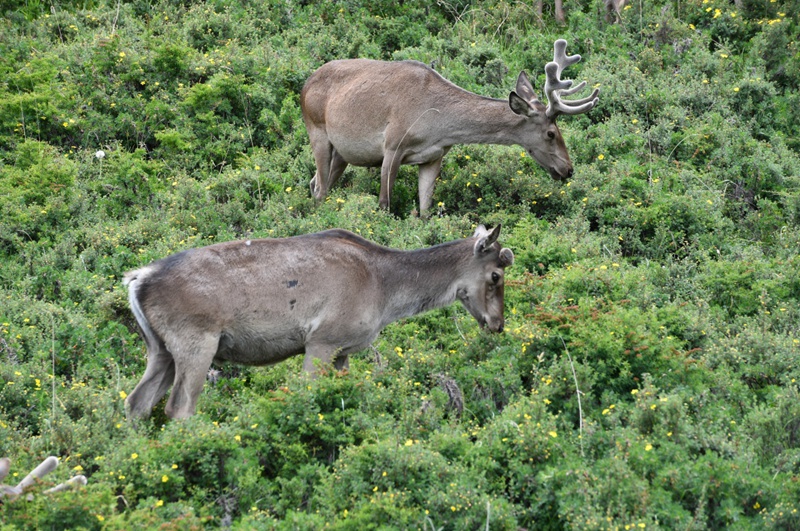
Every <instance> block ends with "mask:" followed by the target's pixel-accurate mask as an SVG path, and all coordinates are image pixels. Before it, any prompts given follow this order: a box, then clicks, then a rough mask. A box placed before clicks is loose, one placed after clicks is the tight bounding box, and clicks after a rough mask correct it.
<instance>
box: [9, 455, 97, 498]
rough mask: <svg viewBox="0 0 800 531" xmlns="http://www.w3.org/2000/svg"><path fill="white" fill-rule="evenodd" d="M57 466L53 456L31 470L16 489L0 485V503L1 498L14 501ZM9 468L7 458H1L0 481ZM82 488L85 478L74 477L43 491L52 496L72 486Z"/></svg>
mask: <svg viewBox="0 0 800 531" xmlns="http://www.w3.org/2000/svg"><path fill="white" fill-rule="evenodd" d="M57 466H58V458H57V457H54V456H52V455H51V456H50V457H48V458H47V459H45V460H44V461H42V462H41V463H40V464H39V466H37V467H36V468H34V469H33V471H32V472H31V473H30V474H28V475H27V476H25V477H24V478H23V480H22V481H20V482H19V483H18V484H17V486H16V487H12V486H10V485H0V501H2V498H3V497H6V496H7V497H8V498H9V499H11V500H14V499H16V498H17V497H18V496H19V495H20V494H22V493H23V492H24V491H25V489H27V488H28V487H30V486H31V485H33V484H34V483H36V481H38V480H40V479H41V478H43V477H44V476H45V475H47V474H49V473H50V472H52V471H53V470H55V468H56V467H57ZM10 468H11V461H10V460H9V459H8V458H7V457H3V458H2V459H0V481H2V480H3V479H5V477H6V476H7V475H8V472H9V470H10ZM78 485H80V486H83V485H86V477H85V476H82V475H80V476H75V477H73V478H71V479H70V480H69V481H65V482H64V483H61V484H59V485H56V486H55V487H53V488H52V489H48V490H46V491H44V493H45V494H52V493H55V492H61V491H62V490H66V489H69V488H71V487H74V486H78Z"/></svg>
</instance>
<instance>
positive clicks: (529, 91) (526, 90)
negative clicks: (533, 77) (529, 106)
mask: <svg viewBox="0 0 800 531" xmlns="http://www.w3.org/2000/svg"><path fill="white" fill-rule="evenodd" d="M515 90H516V91H517V94H519V97H520V98H522V99H523V100H525V101H528V102H534V101H539V98H538V97H537V96H536V92H534V90H533V85H531V82H530V81H529V80H528V75H527V74H526V73H525V72H524V71H522V72H520V73H519V76H517V86H516V88H515Z"/></svg>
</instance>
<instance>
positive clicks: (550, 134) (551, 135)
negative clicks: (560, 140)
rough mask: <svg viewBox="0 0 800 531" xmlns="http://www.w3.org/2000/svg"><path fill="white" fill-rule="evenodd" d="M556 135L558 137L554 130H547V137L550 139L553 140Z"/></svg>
mask: <svg viewBox="0 0 800 531" xmlns="http://www.w3.org/2000/svg"><path fill="white" fill-rule="evenodd" d="M555 137H556V134H555V133H554V132H552V131H548V132H547V138H549V139H550V140H553V139H554V138H555Z"/></svg>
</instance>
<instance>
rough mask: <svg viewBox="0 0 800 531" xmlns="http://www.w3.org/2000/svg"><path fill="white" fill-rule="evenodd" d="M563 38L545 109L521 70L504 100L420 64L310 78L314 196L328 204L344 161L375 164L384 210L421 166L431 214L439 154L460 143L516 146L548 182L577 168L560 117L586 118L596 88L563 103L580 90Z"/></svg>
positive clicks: (422, 195) (333, 68)
mask: <svg viewBox="0 0 800 531" xmlns="http://www.w3.org/2000/svg"><path fill="white" fill-rule="evenodd" d="M566 48H567V41H565V40H564V39H559V40H557V41H556V42H555V44H554V55H553V61H551V62H549V63H547V65H546V66H545V75H546V81H545V85H544V91H545V95H546V96H547V106H545V105H544V104H542V102H541V101H539V98H538V96H537V95H536V93H535V91H534V89H533V87H532V86H531V83H530V80H529V79H528V76H527V74H526V73H525V71H522V72H520V74H519V76H518V77H517V82H516V87H515V90H514V91H512V92H511V93H510V94H509V96H508V100H500V99H494V98H488V97H485V96H480V95H478V94H474V93H472V92H469V91H467V90H464V89H462V88H460V87H458V86H457V85H455V84H454V83H452V82H450V81H448V80H447V79H445V78H444V77H442V76H441V75H440V74H439V73H437V72H436V71H435V70H433V69H432V68H430V67H428V66H427V65H425V64H423V63H421V62H418V61H397V62H391V61H390V62H386V61H377V60H372V59H340V60H335V61H331V62H328V63H326V64H324V65H323V66H321V67H320V68H319V69H318V70H316V71H315V72H314V73H313V74H311V76H309V78H308V79H307V80H306V83H305V85H304V86H303V89H302V91H301V93H300V107H301V109H302V113H303V121H304V122H305V125H306V130H307V131H308V136H309V140H310V143H311V150H312V152H313V155H314V161H315V164H316V173H315V174H314V177H313V178H312V179H311V181H310V187H311V193H312V195H313V196H314V197H315V198H316V199H317V200H318V201H321V200H322V199H324V198H325V197H326V196H327V195H328V192H329V191H330V189H331V187H333V185H334V184H336V182H337V180H338V179H339V177H341V175H342V173H343V172H344V170H345V168H346V167H347V165H348V164H352V165H355V166H367V167H369V166H380V168H381V186H380V194H379V201H378V202H379V205H380V206H381V207H383V208H386V209H388V208H389V205H390V196H391V192H392V188H393V186H394V183H395V180H396V179H397V173H398V171H399V169H400V166H401V165H402V164H411V165H417V166H418V167H419V211H420V213H421V214H422V215H425V213H426V212H427V211H428V209H429V208H430V205H431V201H432V197H433V188H434V183H435V182H436V178H437V177H438V176H439V173H440V171H441V167H442V158H443V157H444V156H445V155H446V154H447V152H448V151H450V148H452V146H454V145H456V144H500V145H520V146H522V147H523V148H524V149H525V151H526V152H527V153H528V154H529V155H530V156H531V157H532V158H533V159H535V160H536V161H537V162H538V163H539V164H540V165H542V166H543V167H544V168H545V169H546V170H547V171H548V172H549V173H550V176H551V177H552V178H553V179H556V180H564V179H568V178H569V177H571V176H572V172H573V168H572V162H571V161H570V158H569V154H568V153H567V147H566V144H565V142H564V138H563V136H562V135H561V131H560V130H559V128H558V126H557V125H556V118H558V116H560V115H562V114H565V115H575V114H582V113H585V112H588V111H590V110H591V109H592V108H593V107H595V106H596V105H597V104H598V101H599V98H598V95H599V89H597V88H595V89H594V91H592V93H591V94H590V95H589V96H587V97H584V98H580V99H576V100H568V99H565V98H566V97H567V96H569V95H572V94H575V93H576V92H578V91H580V90H582V89H583V88H584V87H585V86H586V82H585V81H583V82H581V83H579V84H578V85H575V86H574V87H573V86H572V85H573V82H572V81H571V80H562V79H561V72H562V71H563V70H564V68H566V67H568V66H570V65H573V64H575V63H577V62H578V61H580V60H581V56H580V55H570V56H568V55H567V54H566Z"/></svg>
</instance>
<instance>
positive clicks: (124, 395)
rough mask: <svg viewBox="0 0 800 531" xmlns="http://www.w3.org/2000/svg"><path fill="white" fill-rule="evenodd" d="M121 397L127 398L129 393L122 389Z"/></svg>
mask: <svg viewBox="0 0 800 531" xmlns="http://www.w3.org/2000/svg"><path fill="white" fill-rule="evenodd" d="M119 397H120V398H121V399H123V400H125V399H126V398H128V393H126V392H125V391H120V392H119Z"/></svg>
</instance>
